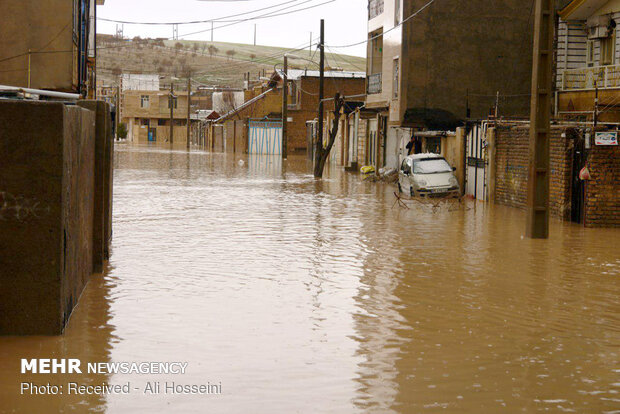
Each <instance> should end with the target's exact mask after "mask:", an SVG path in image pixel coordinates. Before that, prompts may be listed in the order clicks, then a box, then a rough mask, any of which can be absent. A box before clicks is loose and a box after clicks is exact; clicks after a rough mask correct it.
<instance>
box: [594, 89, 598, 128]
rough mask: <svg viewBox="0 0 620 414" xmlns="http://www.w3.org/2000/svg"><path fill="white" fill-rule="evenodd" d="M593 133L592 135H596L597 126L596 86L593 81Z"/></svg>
mask: <svg viewBox="0 0 620 414" xmlns="http://www.w3.org/2000/svg"><path fill="white" fill-rule="evenodd" d="M593 121H594V131H593V133H594V134H595V135H596V127H597V125H598V84H597V83H596V81H594V118H593Z"/></svg>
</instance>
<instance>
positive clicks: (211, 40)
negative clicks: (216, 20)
mask: <svg viewBox="0 0 620 414" xmlns="http://www.w3.org/2000/svg"><path fill="white" fill-rule="evenodd" d="M211 43H213V22H211Z"/></svg>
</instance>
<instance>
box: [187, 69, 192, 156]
mask: <svg viewBox="0 0 620 414" xmlns="http://www.w3.org/2000/svg"><path fill="white" fill-rule="evenodd" d="M191 108H192V75H191V73H190V74H188V75H187V150H188V151H189V141H190V125H191Z"/></svg>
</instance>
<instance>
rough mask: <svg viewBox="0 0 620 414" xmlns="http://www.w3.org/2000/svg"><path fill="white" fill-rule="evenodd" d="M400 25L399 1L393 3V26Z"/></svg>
mask: <svg viewBox="0 0 620 414" xmlns="http://www.w3.org/2000/svg"><path fill="white" fill-rule="evenodd" d="M399 24H400V0H395V1H394V26H398V25H399Z"/></svg>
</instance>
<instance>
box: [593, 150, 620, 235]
mask: <svg viewBox="0 0 620 414" xmlns="http://www.w3.org/2000/svg"><path fill="white" fill-rule="evenodd" d="M588 169H589V170H590V174H591V176H592V180H591V181H589V182H588V183H587V184H586V200H585V222H586V223H585V224H586V227H620V147H618V146H610V147H603V146H595V145H594V146H592V149H591V150H590V153H589V155H588Z"/></svg>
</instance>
